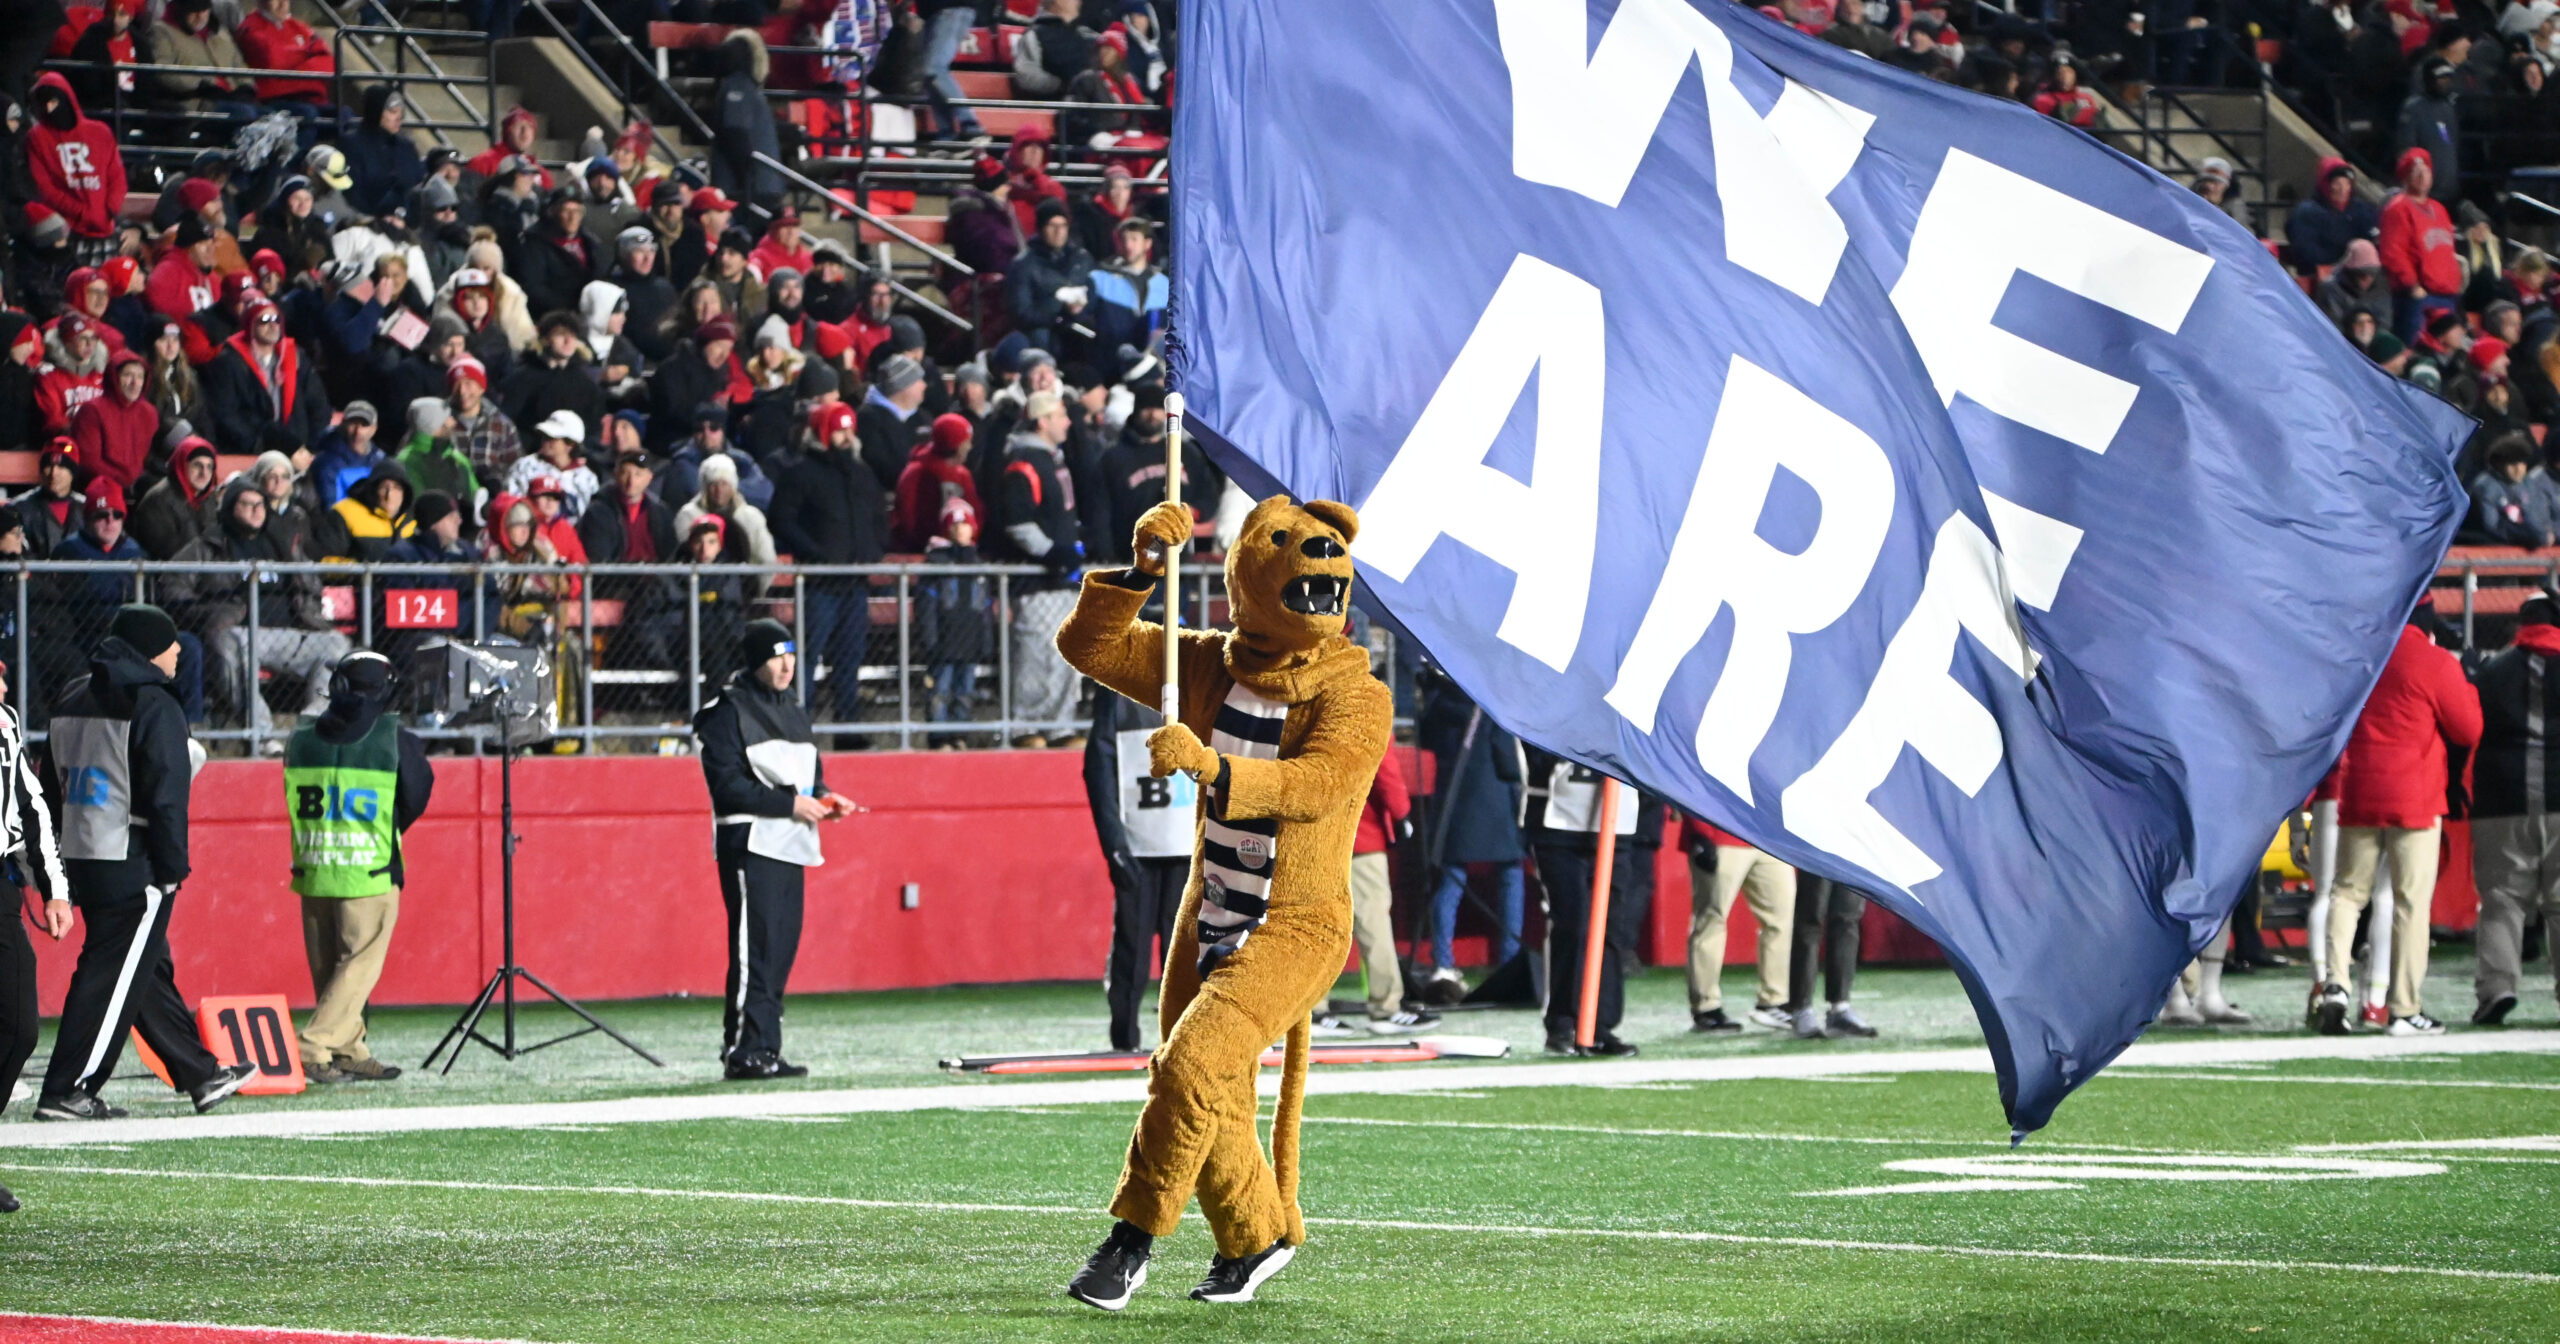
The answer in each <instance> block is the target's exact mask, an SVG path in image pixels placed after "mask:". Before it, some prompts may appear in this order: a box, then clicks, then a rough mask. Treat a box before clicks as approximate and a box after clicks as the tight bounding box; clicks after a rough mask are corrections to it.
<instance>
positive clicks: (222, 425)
mask: <svg viewBox="0 0 2560 1344" xmlns="http://www.w3.org/2000/svg"><path fill="white" fill-rule="evenodd" d="M240 320H241V324H242V329H241V330H240V331H238V332H235V333H234V334H233V335H232V336H231V338H230V339H229V340H227V341H224V342H223V343H222V345H221V347H220V349H219V350H218V352H217V353H216V354H215V355H214V357H213V360H212V362H211V363H208V364H206V365H205V368H204V405H205V410H206V411H207V412H208V413H210V414H211V415H212V417H213V424H212V426H211V428H212V430H213V446H214V447H216V448H219V449H221V450H222V451H223V452H226V453H230V454H233V455H235V456H247V455H249V454H252V453H256V452H258V451H260V450H262V449H264V448H268V447H273V446H276V445H277V444H279V443H281V442H287V441H289V442H291V443H292V444H293V446H295V447H297V448H313V447H316V446H317V445H318V444H319V442H320V435H321V434H322V433H323V432H325V431H326V430H327V429H328V428H329V396H328V393H327V392H325V391H324V390H322V388H321V386H320V374H319V371H318V370H316V369H314V368H313V367H312V362H313V361H312V359H311V357H310V352H309V351H307V350H304V349H303V348H302V346H301V344H300V343H299V342H297V341H295V340H294V339H293V338H292V337H290V336H287V335H285V334H284V314H283V312H282V311H281V310H279V309H278V308H277V307H276V306H275V305H274V304H272V303H270V302H268V301H267V300H265V299H263V298H251V299H246V300H243V301H242V303H241V305H240Z"/></svg>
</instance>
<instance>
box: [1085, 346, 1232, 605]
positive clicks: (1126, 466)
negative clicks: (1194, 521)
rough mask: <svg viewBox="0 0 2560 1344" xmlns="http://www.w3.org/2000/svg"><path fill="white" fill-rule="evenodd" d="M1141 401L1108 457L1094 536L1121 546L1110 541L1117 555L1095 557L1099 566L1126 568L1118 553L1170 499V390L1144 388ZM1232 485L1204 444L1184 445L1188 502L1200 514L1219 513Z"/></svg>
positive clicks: (1184, 485) (1104, 459)
mask: <svg viewBox="0 0 2560 1344" xmlns="http://www.w3.org/2000/svg"><path fill="white" fill-rule="evenodd" d="M1135 395H1136V399H1137V406H1136V409H1134V410H1132V411H1130V412H1129V422H1128V423H1127V424H1125V425H1123V426H1121V428H1120V441H1119V442H1118V443H1115V444H1113V445H1111V447H1110V449H1109V450H1108V451H1106V452H1104V453H1103V455H1102V462H1101V466H1100V469H1099V471H1100V475H1101V477H1102V498H1101V499H1099V500H1097V501H1095V502H1096V504H1097V505H1098V506H1099V507H1100V511H1101V513H1102V516H1101V517H1100V518H1097V519H1095V520H1094V526H1093V528H1092V534H1093V536H1094V537H1096V538H1097V539H1110V538H1116V539H1117V540H1105V541H1104V544H1105V545H1107V546H1110V547H1111V548H1112V554H1110V555H1109V556H1095V557H1094V559H1095V560H1097V561H1100V560H1103V559H1106V558H1107V559H1111V560H1117V561H1122V562H1126V561H1127V560H1128V558H1129V557H1127V556H1125V555H1121V554H1118V551H1119V550H1120V549H1121V548H1123V547H1125V546H1127V544H1128V538H1130V537H1132V536H1135V535H1136V534H1137V529H1138V515H1140V514H1143V513H1145V512H1146V511H1147V510H1148V509H1150V508H1153V507H1154V506H1155V505H1156V504H1157V503H1158V502H1160V501H1162V500H1163V499H1164V441H1165V415H1164V384H1162V383H1142V384H1140V385H1139V386H1138V388H1137V390H1136V393H1135ZM1226 484H1227V478H1226V477H1224V476H1222V475H1220V474H1219V473H1218V469H1217V468H1216V467H1213V466H1211V465H1209V456H1208V454H1206V453H1203V452H1201V451H1200V444H1199V440H1197V439H1185V440H1183V444H1182V497H1183V498H1184V499H1186V500H1191V501H1194V502H1195V504H1196V506H1197V509H1198V510H1199V511H1203V512H1205V511H1209V510H1214V509H1216V508H1217V502H1218V495H1219V492H1220V491H1223V490H1224V489H1226Z"/></svg>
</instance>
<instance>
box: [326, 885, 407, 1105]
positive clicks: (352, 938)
mask: <svg viewBox="0 0 2560 1344" xmlns="http://www.w3.org/2000/svg"><path fill="white" fill-rule="evenodd" d="M399 922H400V892H399V891H398V889H396V888H395V889H393V890H391V891H387V892H384V893H383V894H382V895H380V896H359V897H356V898H355V899H353V900H340V899H337V898H335V897H329V896H305V897H303V898H302V950H303V952H304V953H305V954H306V955H307V956H309V957H310V959H311V992H312V994H313V995H314V996H316V997H317V998H318V999H319V1002H318V1003H317V1004H316V1005H314V1006H313V1007H312V1009H311V1017H310V1018H309V1020H307V1021H305V1022H304V1023H303V1025H302V1062H303V1063H304V1064H305V1065H306V1066H307V1065H312V1064H326V1063H329V1062H330V1061H332V1060H338V1059H371V1058H373V1052H372V1051H371V1050H368V1049H366V1048H365V1044H364V1004H365V1000H366V999H369V998H371V997H373V986H374V984H375V982H376V981H379V980H380V979H382V962H383V959H384V958H385V957H387V956H389V955H390V953H391V926H392V925H394V924H397V923H399Z"/></svg>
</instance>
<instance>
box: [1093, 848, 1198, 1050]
mask: <svg viewBox="0 0 2560 1344" xmlns="http://www.w3.org/2000/svg"><path fill="white" fill-rule="evenodd" d="M1128 869H1129V871H1127V872H1125V873H1124V872H1123V871H1122V869H1121V868H1120V867H1119V866H1118V865H1114V866H1113V867H1112V869H1111V961H1110V963H1109V964H1108V965H1107V966H1106V967H1105V968H1104V969H1103V973H1102V997H1103V998H1104V999H1105V1000H1107V1001H1109V1003H1110V1004H1111V1048H1112V1049H1114V1050H1135V1049H1137V1048H1138V1004H1139V1001H1140V1000H1142V999H1144V998H1146V996H1147V980H1148V978H1149V977H1150V975H1151V974H1152V973H1153V971H1154V969H1155V959H1156V949H1157V947H1158V946H1159V945H1161V946H1162V947H1163V948H1164V949H1165V950H1166V951H1171V950H1172V948H1173V916H1174V912H1175V911H1178V910H1180V909H1181V908H1182V889H1183V887H1184V886H1185V885H1186V884H1187V883H1189V882H1190V880H1191V860H1190V859H1189V858H1179V859H1131V860H1130V861H1129V864H1128Z"/></svg>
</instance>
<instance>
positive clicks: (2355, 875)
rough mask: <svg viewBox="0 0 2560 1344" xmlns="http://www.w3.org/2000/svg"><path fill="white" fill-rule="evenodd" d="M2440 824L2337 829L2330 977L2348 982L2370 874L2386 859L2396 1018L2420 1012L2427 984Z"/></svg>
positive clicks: (2370, 886) (2391, 1002) (2369, 894)
mask: <svg viewBox="0 0 2560 1344" xmlns="http://www.w3.org/2000/svg"><path fill="white" fill-rule="evenodd" d="M2443 829H2444V826H2443V823H2441V822H2439V823H2437V824H2436V825H2433V826H2429V827H2428V828H2426V829H2425V830H2423V831H2411V830H2402V829H2399V828H2396V827H2394V828H2390V829H2377V828H2375V827H2371V826H2341V827H2339V828H2338V881H2337V885H2336V887H2335V888H2334V889H2333V890H2332V891H2331V892H2330V895H2329V974H2330V976H2331V977H2332V978H2333V979H2335V980H2336V981H2337V982H2338V983H2340V984H2344V983H2346V978H2347V975H2348V974H2349V972H2350V970H2351V968H2353V967H2354V965H2355V957H2354V951H2355V941H2356V915H2357V914H2358V913H2359V912H2361V911H2362V910H2363V909H2364V908H2365V905H2366V904H2367V903H2368V902H2370V901H2371V900H2372V899H2373V874H2374V869H2375V867H2376V866H2377V865H2378V864H2380V863H2381V862H2382V860H2383V857H2384V856H2385V855H2386V854H2387V855H2388V856H2389V857H2390V862H2391V884H2392V887H2393V890H2394V894H2395V896H2396V898H2397V899H2396V900H2395V901H2394V907H2395V908H2394V909H2393V910H2392V912H2391V992H2390V999H2389V1005H2390V1008H2391V1015H2392V1016H2394V1017H2407V1016H2409V1015H2410V1014H2412V1013H2415V1012H2417V1011H2418V991H2419V989H2420V988H2421V987H2422V986H2424V985H2425V984H2426V980H2427V919H2428V916H2429V915H2430V914H2432V913H2433V912H2434V910H2435V894H2436V854H2437V849H2438V845H2439V842H2440V840H2441V839H2442V834H2441V833H2442V831H2443Z"/></svg>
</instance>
